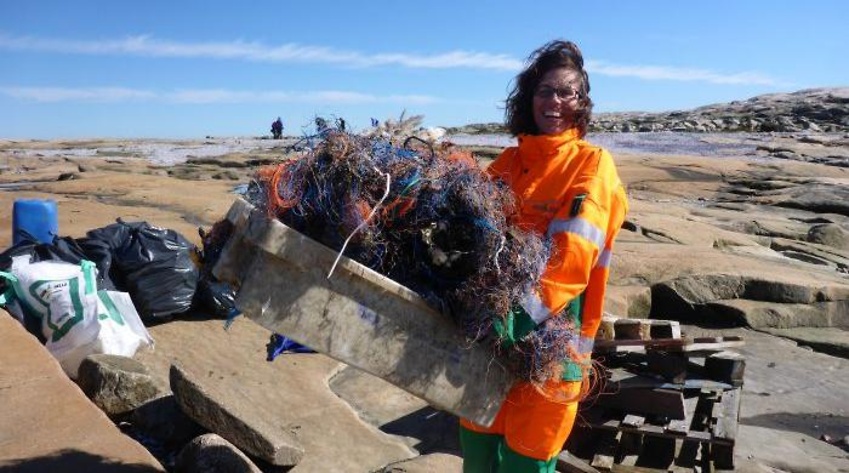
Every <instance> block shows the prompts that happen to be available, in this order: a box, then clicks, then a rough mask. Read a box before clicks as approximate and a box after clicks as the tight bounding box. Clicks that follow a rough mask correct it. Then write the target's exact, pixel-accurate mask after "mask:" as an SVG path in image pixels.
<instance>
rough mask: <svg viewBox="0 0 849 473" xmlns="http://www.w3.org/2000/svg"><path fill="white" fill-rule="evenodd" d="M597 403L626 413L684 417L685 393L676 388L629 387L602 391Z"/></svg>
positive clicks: (672, 417) (675, 417)
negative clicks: (607, 392) (627, 388)
mask: <svg viewBox="0 0 849 473" xmlns="http://www.w3.org/2000/svg"><path fill="white" fill-rule="evenodd" d="M596 405H598V406H603V407H609V408H614V409H618V410H621V411H623V412H625V413H633V414H646V415H660V416H663V417H668V418H670V419H684V418H685V411H684V395H683V393H681V391H678V390H674V389H629V390H627V391H618V392H615V393H610V394H606V393H602V394H599V396H598V397H597V398H596Z"/></svg>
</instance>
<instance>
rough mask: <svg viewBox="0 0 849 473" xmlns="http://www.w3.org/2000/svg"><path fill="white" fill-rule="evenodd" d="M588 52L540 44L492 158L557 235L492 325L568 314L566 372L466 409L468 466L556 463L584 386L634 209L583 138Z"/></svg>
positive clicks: (507, 330)
mask: <svg viewBox="0 0 849 473" xmlns="http://www.w3.org/2000/svg"><path fill="white" fill-rule="evenodd" d="M589 91H590V83H589V78H588V76H587V73H586V71H585V70H584V60H583V57H582V55H581V52H580V50H579V49H578V47H577V46H576V45H575V44H574V43H572V42H566V41H559V40H558V41H552V42H550V43H548V44H546V45H544V46H543V47H541V48H540V49H538V50H536V51H534V53H533V54H531V56H530V58H529V65H528V67H527V68H526V69H525V70H524V71H522V72H521V73H520V74H519V75H518V76H517V78H516V85H515V87H514V89H513V91H512V92H511V93H510V95H509V96H508V98H507V110H506V119H507V126H508V128H509V130H510V133H511V134H512V135H514V136H516V137H517V138H518V146H517V147H511V148H507V149H506V150H504V152H503V153H502V154H501V155H500V156H499V157H498V159H496V160H495V161H494V162H493V163H492V164H491V165H490V167H489V168H488V172H489V173H490V175H492V176H493V177H494V178H496V179H501V180H502V181H504V182H505V183H506V184H507V185H508V186H509V187H510V188H511V190H512V191H513V192H514V194H515V196H516V199H517V203H518V208H519V212H518V217H517V219H518V221H517V222H516V223H518V224H519V225H520V226H522V227H523V228H526V229H532V230H533V231H536V232H538V233H540V234H542V235H545V236H547V237H549V238H550V239H551V243H552V252H551V255H552V256H551V257H550V259H549V261H548V263H547V267H546V270H545V272H544V274H543V276H542V279H541V282H540V288H539V291H538V292H535V293H534V294H531V295H530V296H528V297H527V298H526V299H525V300H524V301H522V303H521V307H518V308H517V310H513V311H511V314H510V316H509V317H508V318H507V322H506V323H505V324H503V325H501V326H498V327H496V328H497V329H498V331H499V335H500V336H502V337H504V338H506V339H508V340H520V339H521V338H522V337H523V336H524V335H527V334H528V333H529V332H530V331H531V330H533V328H534V327H535V326H536V325H538V324H540V323H542V322H544V321H545V320H546V319H548V318H550V317H571V318H572V319H573V320H574V322H575V326H576V329H579V330H576V331H577V332H579V333H578V334H577V335H576V337H575V339H574V341H573V342H572V343H571V344H570V347H569V348H570V353H572V356H571V359H570V360H566V361H564V371H563V375H562V379H561V378H558V379H552V380H549V381H547V382H546V383H545V384H544V385H543V386H534V385H532V384H530V383H528V382H517V383H516V385H514V386H513V387H512V389H511V390H510V392H509V394H508V396H507V399H506V400H505V401H504V403H503V405H502V407H501V410H500V411H499V413H498V415H497V416H496V418H495V421H494V422H493V424H492V426H490V427H483V426H480V425H476V424H474V423H472V422H470V421H469V420H467V419H462V420H461V422H460V424H461V429H460V440H461V445H462V448H463V457H464V462H463V471H464V472H467V473H469V472H499V473H506V472H510V473H513V472H522V473H524V472H553V471H554V466H555V463H556V459H557V454H558V453H559V452H560V450H561V449H562V448H563V443H564V442H565V441H566V438H567V437H568V436H569V433H570V432H571V430H572V425H573V423H574V421H575V415H576V413H577V405H578V400H579V399H580V398H581V396H582V394H583V393H584V392H585V390H586V387H585V386H584V389H582V385H583V384H584V383H583V381H584V380H585V379H586V377H587V373H588V367H589V362H590V354H591V352H592V342H593V340H594V338H595V334H596V331H597V330H598V326H599V324H600V322H601V314H602V305H603V302H604V292H605V286H606V285H607V278H608V274H609V270H608V266H609V263H610V256H611V250H612V248H613V240H614V238H615V237H616V234H617V233H618V232H619V228H620V227H621V225H622V222H623V221H624V219H625V213H626V212H627V210H628V204H627V200H626V198H625V191H624V188H623V187H622V183H621V181H620V180H619V176H618V174H617V172H616V167H615V165H614V163H613V158H612V157H611V156H610V154H609V153H608V152H607V151H606V150H604V149H602V148H599V147H597V146H593V145H591V144H589V143H587V142H586V141H584V140H583V137H584V135H585V134H586V132H587V125H588V124H589V121H590V115H591V111H592V101H591V100H590V97H589Z"/></svg>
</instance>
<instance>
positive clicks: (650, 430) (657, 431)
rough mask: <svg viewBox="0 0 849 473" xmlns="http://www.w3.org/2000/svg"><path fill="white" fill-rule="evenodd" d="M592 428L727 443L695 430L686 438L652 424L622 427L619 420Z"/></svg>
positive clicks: (707, 433)
mask: <svg viewBox="0 0 849 473" xmlns="http://www.w3.org/2000/svg"><path fill="white" fill-rule="evenodd" d="M592 427H593V428H597V429H607V430H617V431H620V432H628V433H638V434H643V435H648V436H653V437H664V438H673V439H675V438H682V439H684V440H693V441H697V442H716V443H720V444H722V443H726V444H727V443H728V441H727V440H723V439H714V438H713V437H712V436H711V434H710V432H702V431H696V430H688V431H687V435H686V436H683V437H682V436H681V435H678V434H672V433H670V432H667V431H666V429H665V427H664V426H660V425H654V424H644V425H643V426H641V427H639V428H636V427H628V426H626V425H622V421H620V420H608V421H606V422H603V423H600V424H592Z"/></svg>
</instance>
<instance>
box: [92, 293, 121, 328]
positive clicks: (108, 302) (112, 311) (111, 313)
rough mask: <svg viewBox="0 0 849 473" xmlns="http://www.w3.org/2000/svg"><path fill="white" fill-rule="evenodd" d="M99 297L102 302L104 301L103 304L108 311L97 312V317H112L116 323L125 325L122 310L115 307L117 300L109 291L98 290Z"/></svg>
mask: <svg viewBox="0 0 849 473" xmlns="http://www.w3.org/2000/svg"><path fill="white" fill-rule="evenodd" d="M97 297H98V298H100V302H103V306H104V307H106V313H105V314H97V318H98V319H100V320H105V319H112V320H113V321H114V322H115V323H116V324H118V325H124V318H123V317H121V312H120V311H119V310H118V308H117V307H115V302H114V301H112V298H111V297H109V293H108V292H106V291H97Z"/></svg>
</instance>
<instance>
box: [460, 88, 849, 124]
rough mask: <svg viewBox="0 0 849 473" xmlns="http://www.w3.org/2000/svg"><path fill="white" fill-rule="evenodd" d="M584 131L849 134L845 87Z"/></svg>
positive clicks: (619, 120)
mask: <svg viewBox="0 0 849 473" xmlns="http://www.w3.org/2000/svg"><path fill="white" fill-rule="evenodd" d="M448 131H449V133H504V132H505V131H506V130H505V129H504V127H503V125H501V124H495V123H488V124H474V125H467V126H463V127H454V128H449V129H448ZM589 131H590V132H623V133H629V132H660V131H675V132H695V133H717V132H757V133H768V132H785V133H795V132H802V131H810V132H817V133H818V132H825V133H845V132H847V131H849V88H846V87H842V88H820V89H806V90H800V91H797V92H792V93H781V94H767V95H759V96H757V97H752V98H750V99H748V100H743V101H735V102H730V103H722V104H714V105H707V106H704V107H699V108H695V109H692V110H676V111H669V112H656V113H649V112H616V113H596V114H593V121H592V122H591V123H590V128H589Z"/></svg>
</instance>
